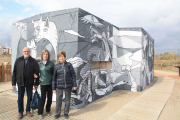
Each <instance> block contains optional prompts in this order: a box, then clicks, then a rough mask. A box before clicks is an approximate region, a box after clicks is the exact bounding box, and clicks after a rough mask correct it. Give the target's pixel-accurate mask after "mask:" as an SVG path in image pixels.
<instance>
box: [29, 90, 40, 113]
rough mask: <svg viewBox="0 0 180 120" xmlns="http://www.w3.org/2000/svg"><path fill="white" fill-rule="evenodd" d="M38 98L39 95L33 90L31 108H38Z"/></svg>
mask: <svg viewBox="0 0 180 120" xmlns="http://www.w3.org/2000/svg"><path fill="white" fill-rule="evenodd" d="M39 99H40V97H39V94H38V92H37V90H36V91H35V92H34V95H33V99H32V101H31V105H30V107H31V109H32V110H35V109H38V104H39Z"/></svg>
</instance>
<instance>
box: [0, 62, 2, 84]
mask: <svg viewBox="0 0 180 120" xmlns="http://www.w3.org/2000/svg"><path fill="white" fill-rule="evenodd" d="M0 82H2V64H1V65H0Z"/></svg>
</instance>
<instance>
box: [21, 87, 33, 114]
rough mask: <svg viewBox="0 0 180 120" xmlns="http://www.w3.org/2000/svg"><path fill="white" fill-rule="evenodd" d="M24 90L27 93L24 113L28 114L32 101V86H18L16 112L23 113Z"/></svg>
mask: <svg viewBox="0 0 180 120" xmlns="http://www.w3.org/2000/svg"><path fill="white" fill-rule="evenodd" d="M25 88H26V92H27V105H26V112H30V104H31V101H32V89H33V86H26V87H25V86H18V112H19V113H23V112H24V93H25Z"/></svg>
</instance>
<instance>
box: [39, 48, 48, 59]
mask: <svg viewBox="0 0 180 120" xmlns="http://www.w3.org/2000/svg"><path fill="white" fill-rule="evenodd" d="M45 52H47V53H48V60H49V59H50V53H49V51H48V50H43V51H42V53H41V59H43V54H44V53H45Z"/></svg>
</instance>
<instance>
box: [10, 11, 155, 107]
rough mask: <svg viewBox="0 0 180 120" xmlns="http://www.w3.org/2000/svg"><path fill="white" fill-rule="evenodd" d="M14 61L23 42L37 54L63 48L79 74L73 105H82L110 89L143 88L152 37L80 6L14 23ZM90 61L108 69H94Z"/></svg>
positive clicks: (151, 55)
mask: <svg viewBox="0 0 180 120" xmlns="http://www.w3.org/2000/svg"><path fill="white" fill-rule="evenodd" d="M12 42H13V43H15V44H13V49H14V51H13V56H14V58H13V62H14V61H15V58H17V57H19V56H22V49H23V47H25V46H27V47H29V48H30V49H31V56H32V57H34V58H40V55H41V52H42V50H44V49H48V50H49V51H50V54H51V59H55V60H57V57H56V56H57V53H58V52H59V51H65V52H66V53H67V57H66V60H67V61H68V62H70V63H72V65H73V67H74V69H75V72H76V76H77V84H78V89H77V94H72V96H71V106H72V107H75V108H79V107H82V106H84V105H86V104H88V103H91V102H93V101H94V100H96V99H98V98H101V97H103V96H105V95H107V94H109V93H111V92H113V91H114V90H119V89H120V90H130V91H142V90H143V89H144V88H145V87H146V86H147V85H149V84H150V83H151V82H152V81H153V64H154V63H153V61H154V40H153V39H152V38H151V37H150V35H148V33H147V32H146V31H145V30H143V29H142V28H118V27H116V26H114V25H112V24H110V23H108V22H106V21H104V20H102V19H100V18H98V17H96V16H94V15H92V14H90V13H88V12H86V11H84V10H82V9H79V8H76V9H68V10H61V11H55V12H49V13H44V14H40V15H36V16H33V17H31V18H27V19H24V20H21V21H19V22H16V23H14V24H13V37H12ZM93 61H109V62H111V63H112V68H103V69H92V67H91V65H92V62H93ZM55 97H56V95H55V94H53V101H55Z"/></svg>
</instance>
